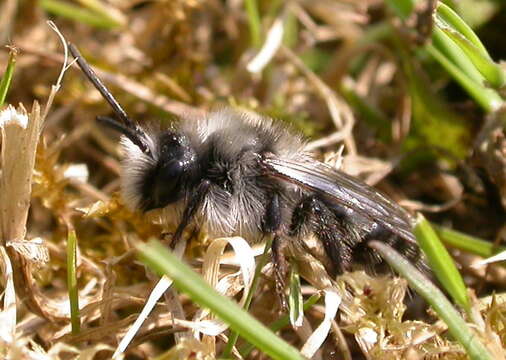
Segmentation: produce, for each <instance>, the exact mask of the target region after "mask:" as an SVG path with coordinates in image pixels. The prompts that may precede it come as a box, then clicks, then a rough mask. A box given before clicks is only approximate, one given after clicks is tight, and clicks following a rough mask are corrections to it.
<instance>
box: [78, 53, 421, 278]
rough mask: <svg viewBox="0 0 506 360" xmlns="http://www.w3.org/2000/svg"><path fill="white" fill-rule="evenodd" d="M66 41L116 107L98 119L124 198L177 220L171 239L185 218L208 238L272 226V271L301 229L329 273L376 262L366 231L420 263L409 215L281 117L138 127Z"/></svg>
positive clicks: (232, 113)
mask: <svg viewBox="0 0 506 360" xmlns="http://www.w3.org/2000/svg"><path fill="white" fill-rule="evenodd" d="M69 48H70V51H71V53H72V54H73V56H74V57H75V58H76V60H77V63H78V64H79V66H80V67H81V69H82V71H83V72H84V73H85V74H86V76H87V77H88V79H89V80H90V81H91V82H92V83H93V84H94V86H95V87H96V88H97V89H98V90H99V91H100V93H101V94H102V95H103V97H104V98H105V99H106V100H107V102H108V103H109V104H110V105H111V107H112V109H113V110H114V114H115V118H110V117H101V116H99V117H98V118H97V119H98V120H99V121H101V122H102V123H104V124H106V125H108V126H110V127H112V128H113V129H115V130H117V131H118V132H120V133H121V134H122V137H121V145H122V148H123V162H122V175H121V183H122V194H123V198H124V201H125V203H126V204H127V205H128V206H129V207H130V208H132V209H137V210H141V211H144V212H146V211H150V210H154V209H160V210H161V216H162V218H163V219H164V220H166V221H167V222H174V223H175V224H176V225H177V230H176V231H175V234H174V241H178V239H180V238H181V236H182V233H183V230H184V229H185V228H186V227H188V226H194V227H197V228H199V229H202V230H204V231H206V232H207V234H209V236H211V237H221V236H233V235H240V236H242V237H244V238H245V239H247V240H250V241H255V240H258V239H261V238H262V237H264V236H266V235H269V236H271V235H272V236H273V237H274V240H273V245H272V254H273V261H274V265H275V268H276V269H277V278H278V280H280V279H281V280H282V279H283V272H284V270H283V268H284V265H283V261H284V256H283V254H282V251H281V249H282V247H283V246H282V244H283V243H284V242H289V241H292V242H294V243H295V242H298V243H299V242H300V241H301V240H302V239H304V238H305V237H306V236H307V235H308V234H312V235H314V236H315V237H316V238H317V239H318V240H320V241H321V244H322V245H323V248H324V250H325V253H326V254H327V256H328V258H329V259H330V262H331V264H332V265H333V271H334V272H335V273H336V274H341V273H343V272H345V271H348V270H350V269H352V267H353V265H355V264H365V265H367V267H368V268H371V267H372V268H374V267H376V266H377V265H381V263H382V259H381V257H380V256H379V255H378V254H377V253H376V252H375V251H374V250H372V249H371V248H369V247H368V246H367V243H368V242H369V241H370V240H382V241H385V242H387V243H389V244H390V245H391V246H393V247H394V248H396V249H397V250H398V251H400V252H401V253H402V254H403V256H405V257H406V258H408V259H409V260H410V261H411V262H412V263H414V264H415V265H418V266H419V267H423V266H424V260H423V255H422V252H421V250H420V249H419V247H418V245H417V243H416V241H415V238H414V236H413V233H412V221H411V219H410V217H409V215H408V214H407V213H406V212H405V211H404V210H403V209H402V208H401V207H399V206H398V205H397V204H396V203H394V202H393V201H392V200H389V199H388V198H387V197H385V196H384V195H382V194H380V193H379V192H378V191H377V190H375V189H374V188H372V187H370V186H368V185H366V184H365V183H363V182H361V181H360V180H358V179H356V178H354V177H351V176H349V175H347V174H345V173H343V172H340V171H338V170H336V169H334V168H332V167H331V166H329V165H326V164H324V163H322V162H320V161H318V160H316V159H314V158H313V157H312V156H311V154H309V153H307V152H305V151H304V145H305V143H304V141H303V139H302V137H301V136H299V135H297V134H294V133H293V132H292V131H291V130H290V129H288V128H287V127H286V126H285V125H283V124H281V123H279V122H275V121H273V120H272V119H270V118H267V117H263V116H260V115H258V114H255V113H252V112H245V111H237V110H232V109H229V108H227V109H222V110H219V111H215V112H210V113H208V114H207V115H204V116H201V117H200V118H191V119H181V120H180V121H179V122H178V123H176V124H173V125H171V126H170V127H166V128H160V127H158V128H153V127H144V126H141V125H139V124H138V123H136V122H134V121H132V120H131V119H130V118H129V117H128V116H127V114H126V113H125V111H124V110H123V109H122V107H121V106H120V105H119V104H118V102H117V101H116V100H115V99H114V97H113V96H112V95H111V93H110V92H109V91H108V90H107V88H106V87H105V86H104V85H103V83H102V82H101V81H100V79H99V78H98V77H97V76H96V74H95V73H94V72H93V70H92V69H91V67H90V66H89V65H88V64H87V62H86V61H85V60H84V58H83V57H82V56H81V55H80V54H79V52H78V50H77V49H76V48H75V47H74V46H73V45H71V44H69Z"/></svg>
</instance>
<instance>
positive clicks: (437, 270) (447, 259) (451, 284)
mask: <svg viewBox="0 0 506 360" xmlns="http://www.w3.org/2000/svg"><path fill="white" fill-rule="evenodd" d="M413 232H414V234H415V236H416V239H417V240H418V243H419V244H420V247H421V248H422V250H423V252H424V253H425V255H427V259H428V260H429V265H430V268H431V269H432V271H433V272H434V274H435V275H436V277H437V278H438V279H439V281H441V284H442V285H443V286H444V287H445V289H446V291H448V293H449V294H450V295H451V297H452V298H453V300H454V301H455V302H456V303H457V304H459V305H460V306H462V307H463V308H464V309H465V310H466V312H469V311H470V309H471V305H470V302H469V298H468V296H467V290H466V286H465V285H464V280H462V276H460V273H459V271H458V270H457V267H456V266H455V263H454V261H453V259H452V257H451V256H450V254H448V251H447V250H446V248H445V247H444V245H443V244H442V243H441V241H440V240H439V238H438V236H437V234H436V232H435V231H434V230H433V229H432V227H431V226H430V223H429V222H428V221H427V220H426V219H425V218H424V217H423V215H421V214H420V215H418V219H417V224H416V226H415V228H414V230H413Z"/></svg>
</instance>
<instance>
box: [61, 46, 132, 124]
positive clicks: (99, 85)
mask: <svg viewBox="0 0 506 360" xmlns="http://www.w3.org/2000/svg"><path fill="white" fill-rule="evenodd" d="M68 47H69V50H70V52H71V53H72V55H73V56H74V57H75V58H76V61H77V63H78V64H79V67H80V68H81V70H82V71H83V72H84V74H85V75H86V77H87V78H88V79H89V80H90V81H91V83H92V84H93V85H94V86H95V88H96V89H97V90H98V91H100V94H102V96H103V97H104V99H105V100H107V102H108V103H109V105H111V107H112V109H113V110H114V113H115V114H116V116H117V117H118V118H119V119H120V120H121V121H122V122H123V123H124V124H125V125H126V126H128V127H130V128H133V129H134V128H135V125H134V123H133V121H132V120H130V118H129V117H128V115H127V114H126V112H125V110H123V108H122V107H121V105H120V104H119V103H118V102H117V101H116V99H115V98H114V96H113V95H112V94H111V92H110V91H109V90H108V89H107V88H106V87H105V85H104V83H103V82H102V80H100V79H99V77H98V76H97V74H95V71H93V69H92V68H91V66H90V65H89V64H88V62H87V61H86V60H85V59H84V58H83V56H82V55H81V53H80V52H79V50H77V48H76V47H75V46H74V44H72V43H68Z"/></svg>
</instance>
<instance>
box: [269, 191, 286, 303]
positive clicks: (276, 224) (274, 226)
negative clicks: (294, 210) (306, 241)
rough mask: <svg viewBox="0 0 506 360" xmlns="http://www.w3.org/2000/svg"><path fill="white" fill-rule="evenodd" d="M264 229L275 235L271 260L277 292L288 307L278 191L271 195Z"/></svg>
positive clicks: (280, 299)
mask: <svg viewBox="0 0 506 360" xmlns="http://www.w3.org/2000/svg"><path fill="white" fill-rule="evenodd" d="M263 231H264V233H265V234H270V235H272V236H273V240H272V245H271V261H272V264H273V266H274V278H275V286H276V294H277V296H278V298H279V301H280V304H281V307H282V308H283V309H286V308H287V303H286V299H285V292H284V291H285V279H286V274H287V269H288V266H287V262H286V258H285V255H284V248H285V244H286V242H285V241H284V239H283V236H282V214H281V204H280V196H279V195H278V194H276V193H275V194H274V195H273V196H272V197H271V199H270V201H269V203H268V205H267V209H266V212H265V217H264V222H263Z"/></svg>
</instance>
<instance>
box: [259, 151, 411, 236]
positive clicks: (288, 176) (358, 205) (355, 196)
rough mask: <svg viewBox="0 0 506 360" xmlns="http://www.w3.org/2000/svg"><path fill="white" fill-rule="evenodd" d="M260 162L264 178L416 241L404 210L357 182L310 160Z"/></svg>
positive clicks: (265, 160) (269, 160)
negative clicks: (314, 195)
mask: <svg viewBox="0 0 506 360" xmlns="http://www.w3.org/2000/svg"><path fill="white" fill-rule="evenodd" d="M261 162H262V164H263V166H264V167H265V169H266V171H267V175H270V176H274V177H277V178H280V179H284V180H286V181H289V182H291V183H294V184H297V185H299V186H301V187H303V188H306V189H310V190H311V191H313V192H315V193H317V194H319V195H321V196H322V197H323V199H325V200H326V201H329V202H333V203H336V204H338V205H341V206H346V207H348V208H350V209H351V210H353V211H355V212H357V213H359V214H361V215H362V216H364V217H366V218H368V219H370V220H371V221H374V222H376V223H378V224H381V225H383V226H384V227H386V228H387V229H389V230H390V231H392V232H393V233H395V234H397V235H399V236H400V237H402V238H404V239H406V240H408V241H413V242H414V241H416V240H415V237H414V235H413V233H412V224H411V220H410V216H409V215H408V214H407V213H406V212H405V211H404V209H402V208H401V207H400V206H399V205H397V204H396V203H394V202H393V201H391V200H389V199H388V198H386V197H385V196H383V195H382V194H380V193H379V192H378V191H377V190H376V189H374V188H372V187H371V186H369V185H367V184H365V183H363V182H361V181H360V180H358V179H356V178H354V177H352V176H350V175H347V174H345V173H342V172H339V171H337V170H336V169H334V168H332V167H330V166H328V165H326V164H324V163H321V162H319V161H316V160H312V159H307V160H306V159H305V160H302V161H296V160H290V159H280V158H275V157H265V158H263V159H262V161H261Z"/></svg>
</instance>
